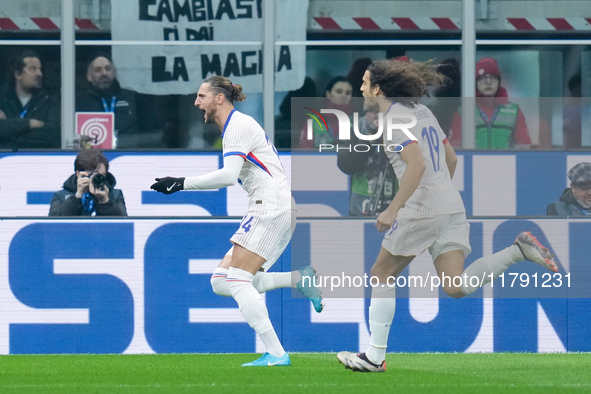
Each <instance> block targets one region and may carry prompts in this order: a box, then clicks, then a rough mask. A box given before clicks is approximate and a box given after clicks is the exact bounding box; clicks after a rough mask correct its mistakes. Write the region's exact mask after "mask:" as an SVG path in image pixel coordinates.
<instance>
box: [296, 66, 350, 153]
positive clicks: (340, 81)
mask: <svg viewBox="0 0 591 394" xmlns="http://www.w3.org/2000/svg"><path fill="white" fill-rule="evenodd" d="M352 93H353V87H352V86H351V84H350V83H349V81H347V78H345V77H343V76H337V77H334V78H332V79H331V80H330V81H329V82H328V84H327V85H326V89H325V96H326V99H325V100H321V101H320V108H323V109H338V110H340V111H343V112H344V113H346V114H347V115H349V116H351V115H353V107H352V105H351V95H352ZM325 119H326V122H327V125H328V130H327V129H326V127H325V126H324V125H322V126H319V125H318V124H317V123H313V124H312V127H313V140H309V139H308V138H307V124H304V126H303V129H302V132H301V134H300V148H308V149H309V148H316V147H318V146H319V145H320V144H333V143H337V142H338V138H339V122H338V119H337V117H336V116H334V115H328V116H326V118H325Z"/></svg>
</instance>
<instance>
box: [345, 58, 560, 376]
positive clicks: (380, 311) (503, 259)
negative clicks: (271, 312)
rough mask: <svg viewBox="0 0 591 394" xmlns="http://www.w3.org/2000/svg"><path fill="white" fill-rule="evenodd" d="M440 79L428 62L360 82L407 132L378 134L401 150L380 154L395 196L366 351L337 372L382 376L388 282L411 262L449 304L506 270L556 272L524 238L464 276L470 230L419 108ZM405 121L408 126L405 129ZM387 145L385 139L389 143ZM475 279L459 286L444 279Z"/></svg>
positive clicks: (446, 149) (390, 65)
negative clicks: (421, 266) (429, 264)
mask: <svg viewBox="0 0 591 394" xmlns="http://www.w3.org/2000/svg"><path fill="white" fill-rule="evenodd" d="M442 79H443V76H442V75H440V74H437V73H436V72H435V70H434V69H433V68H432V67H431V65H430V64H429V63H427V62H414V61H412V60H408V61H397V60H380V61H375V62H373V63H372V64H371V65H370V66H369V67H368V68H367V70H366V72H365V74H364V75H363V84H362V85H361V91H362V93H363V97H364V98H365V104H366V106H367V108H368V109H370V110H376V111H379V112H381V113H383V114H384V118H385V119H388V118H389V117H390V118H391V120H392V119H393V123H396V124H399V123H401V122H399V120H400V119H406V121H403V122H402V123H408V124H409V127H408V130H410V132H411V133H412V136H414V138H411V136H410V135H409V134H407V133H405V132H404V131H403V130H397V129H394V130H393V131H392V133H390V136H389V135H388V133H384V145H386V146H388V145H390V144H396V145H401V146H403V147H404V148H403V150H402V151H400V152H398V151H397V152H394V151H390V150H388V151H387V153H386V154H387V156H388V159H389V160H390V163H391V165H392V167H393V168H394V172H395V173H396V177H397V178H398V179H399V180H400V188H399V189H398V192H397V193H396V195H395V197H394V199H393V200H392V202H391V204H390V205H389V206H388V208H386V210H385V211H383V212H382V213H381V214H380V215H379V216H378V219H377V222H376V227H377V228H378V230H379V231H380V232H383V231H387V233H386V235H385V237H384V240H383V242H382V247H381V249H380V252H379V254H378V257H377V259H376V261H375V263H374V265H373V267H372V268H371V275H372V276H377V277H378V278H379V280H380V285H379V286H377V287H374V288H373V289H372V295H371V302H370V307H369V328H370V334H371V336H370V340H369V347H368V348H367V350H366V351H365V352H363V353H357V354H356V353H350V352H340V353H338V355H337V357H338V359H339V361H340V362H341V364H343V365H344V366H345V367H346V368H348V369H352V370H353V371H362V372H383V371H385V370H386V362H385V359H386V346H387V344H388V335H389V332H390V326H391V325H392V320H393V318H394V311H395V308H396V288H395V287H394V286H393V285H388V283H392V281H391V280H390V281H388V278H395V277H397V276H398V275H399V274H400V273H401V272H402V270H403V269H404V268H406V266H407V265H408V264H410V262H411V261H412V260H413V259H414V258H415V257H416V256H418V255H420V254H422V253H423V252H424V251H425V250H427V249H428V250H429V253H430V254H431V257H432V258H433V262H434V264H435V269H436V270H437V274H438V275H439V278H440V280H441V282H440V283H442V287H443V290H444V291H445V292H446V293H447V294H448V295H450V296H452V297H454V298H460V297H464V296H465V295H469V294H472V293H473V292H475V291H476V290H477V289H478V288H480V287H481V286H483V285H485V284H486V283H488V282H490V281H491V280H492V279H494V278H496V277H497V276H499V275H500V274H502V273H503V272H504V271H505V270H506V269H507V268H509V266H511V265H512V264H514V263H517V262H519V261H523V260H530V261H533V262H535V263H538V264H540V265H542V266H543V267H545V268H547V269H549V270H551V271H554V272H556V271H558V266H557V265H556V262H555V261H554V256H553V255H552V254H551V253H550V252H549V251H548V249H547V248H545V247H544V246H543V245H541V244H540V243H539V242H538V240H537V239H536V238H535V237H534V236H533V235H531V233H529V232H522V233H521V234H519V235H518V236H517V239H516V240H515V243H514V244H513V245H511V246H509V247H507V248H505V249H503V250H501V251H499V252H497V253H495V254H493V255H491V256H486V257H482V258H480V259H478V260H476V261H474V262H473V263H472V264H470V265H469V266H468V267H467V268H466V269H465V270H464V259H465V257H466V256H467V255H468V254H469V253H470V252H471V251H472V249H471V248H470V243H469V234H470V225H469V224H468V222H467V220H466V210H465V208H464V203H463V201H462V198H461V197H460V193H459V192H458V190H457V189H456V187H455V186H454V184H453V183H452V180H451V179H452V177H453V175H454V170H455V168H456V163H457V157H456V154H455V152H454V150H453V148H452V147H451V146H450V144H449V143H448V141H447V138H446V136H445V134H444V133H443V130H442V129H441V127H440V126H439V123H438V122H437V119H435V117H434V116H433V113H432V112H431V111H430V110H429V109H428V108H427V107H425V106H424V105H422V104H419V103H418V100H419V99H420V98H421V97H422V96H423V95H424V94H425V93H426V92H427V90H428V88H429V87H430V86H436V85H437V84H439V83H440V82H441V81H442ZM408 119H411V120H413V119H414V121H413V122H408ZM389 138H391V139H389ZM475 276H476V277H478V278H479V279H480V278H483V280H479V281H477V282H478V284H477V286H474V283H475V282H473V281H470V280H463V281H461V283H460V285H458V282H457V281H455V280H453V281H451V280H444V277H451V278H454V277H467V278H472V277H475Z"/></svg>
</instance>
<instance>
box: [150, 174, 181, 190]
mask: <svg viewBox="0 0 591 394" xmlns="http://www.w3.org/2000/svg"><path fill="white" fill-rule="evenodd" d="M184 182H185V178H173V177H170V176H167V177H165V178H156V183H154V184H153V185H152V186H150V189H154V190H156V191H157V192H160V193H164V194H172V193H174V192H178V191H179V190H183V183H184Z"/></svg>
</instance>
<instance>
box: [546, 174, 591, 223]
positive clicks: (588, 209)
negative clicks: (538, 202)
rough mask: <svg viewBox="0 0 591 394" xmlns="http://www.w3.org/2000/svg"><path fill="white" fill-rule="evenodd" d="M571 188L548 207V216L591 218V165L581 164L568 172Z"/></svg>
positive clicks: (565, 190)
mask: <svg viewBox="0 0 591 394" xmlns="http://www.w3.org/2000/svg"><path fill="white" fill-rule="evenodd" d="M568 179H570V182H571V183H570V187H568V188H566V189H564V191H563V192H562V195H561V196H560V198H559V199H558V201H555V202H553V203H552V204H550V205H548V208H547V209H546V214H547V215H548V216H560V217H589V216H591V163H579V164H577V165H575V166H573V167H572V168H571V169H570V170H569V171H568Z"/></svg>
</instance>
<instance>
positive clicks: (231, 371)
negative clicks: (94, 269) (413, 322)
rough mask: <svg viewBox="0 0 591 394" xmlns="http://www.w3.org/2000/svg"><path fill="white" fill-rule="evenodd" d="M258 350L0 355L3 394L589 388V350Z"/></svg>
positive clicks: (370, 392) (550, 390)
mask: <svg viewBox="0 0 591 394" xmlns="http://www.w3.org/2000/svg"><path fill="white" fill-rule="evenodd" d="M257 357H258V355H253V354H158V355H47V356H46V355H10V356H0V393H113V392H117V393H119V392H120V393H236V394H238V393H258V394H260V393H296V392H297V393H304V392H305V393H346V392H347V393H348V392H355V393H364V394H365V393H367V394H374V393H389V394H394V393H453V394H458V393H471V394H474V393H476V394H480V393H483V392H486V393H562V392H591V354H589V353H575V354H529V353H494V354H461V353H460V354H448V353H443V354H437V353H422V354H408V353H391V354H388V356H387V359H386V363H387V371H386V372H385V373H354V372H352V371H349V370H345V369H344V368H343V367H342V366H341V365H340V364H339V363H338V361H337V359H336V354H334V353H330V354H327V353H292V354H291V361H292V366H291V367H263V368H254V367H252V368H242V367H240V365H241V364H242V363H245V362H249V361H252V360H254V359H255V358H257Z"/></svg>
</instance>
